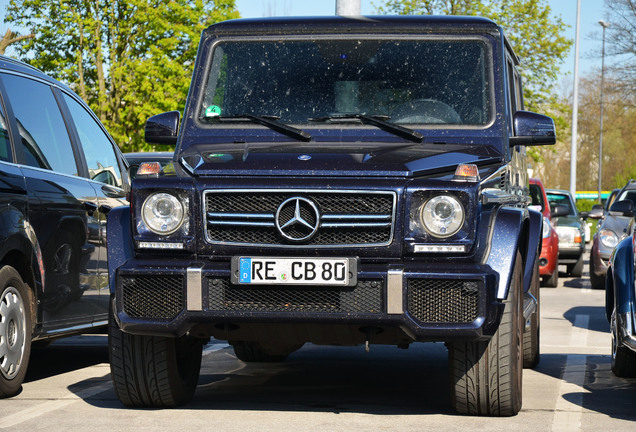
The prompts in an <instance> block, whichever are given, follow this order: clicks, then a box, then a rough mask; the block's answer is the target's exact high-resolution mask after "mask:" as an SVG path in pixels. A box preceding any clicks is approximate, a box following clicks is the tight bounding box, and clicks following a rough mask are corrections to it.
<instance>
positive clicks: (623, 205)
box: [609, 199, 634, 217]
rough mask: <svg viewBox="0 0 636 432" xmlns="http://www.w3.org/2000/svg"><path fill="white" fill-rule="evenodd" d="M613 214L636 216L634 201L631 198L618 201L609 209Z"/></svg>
mask: <svg viewBox="0 0 636 432" xmlns="http://www.w3.org/2000/svg"><path fill="white" fill-rule="evenodd" d="M609 214H611V215H612V216H628V217H631V216H634V203H633V202H632V200H630V199H626V200H621V201H616V202H615V203H614V204H612V206H611V207H610V209H609Z"/></svg>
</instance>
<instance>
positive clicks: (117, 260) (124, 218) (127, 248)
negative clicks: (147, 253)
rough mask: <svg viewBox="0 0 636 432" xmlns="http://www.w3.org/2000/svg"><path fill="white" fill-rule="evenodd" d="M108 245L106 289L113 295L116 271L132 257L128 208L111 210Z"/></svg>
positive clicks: (132, 247) (121, 207) (107, 235)
mask: <svg viewBox="0 0 636 432" xmlns="http://www.w3.org/2000/svg"><path fill="white" fill-rule="evenodd" d="M106 237H107V244H108V287H109V289H110V293H111V295H112V294H114V293H115V288H116V284H117V278H116V275H117V269H118V268H119V267H121V266H122V265H123V264H125V263H126V262H127V261H128V260H129V259H132V258H133V257H134V250H135V249H134V246H133V236H132V232H131V225H130V206H120V207H115V208H113V209H112V210H111V211H110V212H109V213H108V220H107V225H106Z"/></svg>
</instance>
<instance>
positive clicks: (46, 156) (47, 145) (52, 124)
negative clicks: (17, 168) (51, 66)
mask: <svg viewBox="0 0 636 432" xmlns="http://www.w3.org/2000/svg"><path fill="white" fill-rule="evenodd" d="M2 81H3V82H4V86H5V88H6V90H7V94H8V96H9V101H10V104H11V107H12V108H13V112H14V114H15V117H16V121H17V123H18V133H19V134H20V138H21V139H20V142H19V143H16V146H22V149H23V151H24V156H23V157H24V160H21V161H19V162H20V163H24V164H26V165H30V166H34V167H39V168H44V169H49V170H53V171H58V172H61V173H65V174H71V175H77V164H76V163H75V155H74V154H73V147H72V146H71V141H70V138H69V136H68V132H67V130H66V125H65V124H64V119H63V118H62V114H61V113H60V109H59V106H58V105H57V101H56V100H55V97H54V96H53V92H52V91H51V87H49V86H48V85H46V84H43V83H40V82H37V81H34V80H31V79H28V78H23V77H19V76H14V75H3V77H2ZM18 154H19V153H18Z"/></svg>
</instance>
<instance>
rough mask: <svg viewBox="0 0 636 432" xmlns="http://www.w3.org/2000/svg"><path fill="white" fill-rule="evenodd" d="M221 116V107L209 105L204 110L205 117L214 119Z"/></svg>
mask: <svg viewBox="0 0 636 432" xmlns="http://www.w3.org/2000/svg"><path fill="white" fill-rule="evenodd" d="M219 115H221V107H220V106H217V105H210V106H209V107H207V108H206V109H205V116H206V117H216V116H219Z"/></svg>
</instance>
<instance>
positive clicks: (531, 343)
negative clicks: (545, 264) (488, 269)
mask: <svg viewBox="0 0 636 432" xmlns="http://www.w3.org/2000/svg"><path fill="white" fill-rule="evenodd" d="M539 279H540V276H539V264H538V263H535V269H534V273H533V276H532V283H531V285H530V294H532V295H533V296H534V298H535V299H536V300H537V310H536V311H535V312H534V313H533V314H532V315H531V316H530V328H529V329H528V330H526V331H525V332H524V333H523V367H524V368H529V369H534V368H535V367H536V366H537V365H538V364H539V360H540V355H541V353H540V349H539V345H540V344H539V341H540V338H539V336H540V331H539V330H540V326H539V324H540V319H541V301H540V295H541V290H540V289H539Z"/></svg>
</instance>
